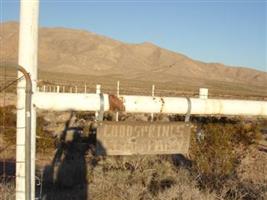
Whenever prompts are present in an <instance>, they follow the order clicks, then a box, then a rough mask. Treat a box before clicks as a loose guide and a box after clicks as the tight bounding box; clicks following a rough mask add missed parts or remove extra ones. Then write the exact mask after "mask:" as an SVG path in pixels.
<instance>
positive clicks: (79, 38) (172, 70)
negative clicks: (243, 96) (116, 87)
mask: <svg viewBox="0 0 267 200" xmlns="http://www.w3.org/2000/svg"><path fill="white" fill-rule="evenodd" d="M0 28H1V31H0V37H1V48H0V62H1V63H2V65H3V64H4V65H10V64H12V65H13V64H16V63H17V57H18V31H19V24H18V23H16V22H7V23H2V24H0ZM39 33H40V34H39V66H40V70H42V71H45V72H52V73H55V72H57V73H62V72H64V73H69V74H77V75H79V74H83V75H88V76H90V75H92V76H116V77H120V78H125V79H129V80H133V79H134V80H146V81H156V82H168V81H169V82H170V81H172V82H176V83H179V82H183V81H192V82H196V83H197V82H198V84H199V83H201V82H203V81H204V82H205V81H214V80H216V81H223V82H229V83H241V84H249V85H255V86H265V85H267V73H265V72H261V71H256V70H252V69H248V68H242V67H229V66H225V65H223V64H218V63H205V62H200V61H196V60H193V59H191V58H189V57H187V56H185V55H182V54H179V53H176V52H172V51H169V50H167V49H163V48H160V47H158V46H156V45H154V44H152V43H149V42H144V43H141V44H127V43H123V42H120V41H116V40H113V39H110V38H108V37H105V36H100V35H97V34H94V33H91V32H88V31H84V30H73V29H67V28H40V32H39ZM192 48H193V47H192Z"/></svg>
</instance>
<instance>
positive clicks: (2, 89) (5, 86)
mask: <svg viewBox="0 0 267 200" xmlns="http://www.w3.org/2000/svg"><path fill="white" fill-rule="evenodd" d="M23 77H24V76H21V77H19V78H17V79H16V80H14V81H12V82H10V83H9V84H7V85H4V87H3V88H0V92H3V91H4V90H6V89H7V88H9V87H10V86H11V85H13V84H15V83H17V82H18V81H20V80H21V79H22V78H23Z"/></svg>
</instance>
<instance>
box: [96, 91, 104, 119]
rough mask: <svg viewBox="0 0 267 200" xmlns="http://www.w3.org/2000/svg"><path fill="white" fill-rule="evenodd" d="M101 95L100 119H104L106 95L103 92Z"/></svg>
mask: <svg viewBox="0 0 267 200" xmlns="http://www.w3.org/2000/svg"><path fill="white" fill-rule="evenodd" d="M99 97H100V109H99V114H98V119H97V120H98V121H103V119H104V110H105V103H104V95H103V93H100V94H99Z"/></svg>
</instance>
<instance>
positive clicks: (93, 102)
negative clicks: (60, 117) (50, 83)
mask: <svg viewBox="0 0 267 200" xmlns="http://www.w3.org/2000/svg"><path fill="white" fill-rule="evenodd" d="M33 102H34V105H35V106H36V107H37V108H39V109H45V110H55V111H66V110H76V111H99V110H100V95H99V94H94V93H93V94H87V93H54V92H38V93H37V94H35V95H34V96H33ZM104 103H105V104H104V110H105V111H107V110H109V101H108V95H107V94H105V95H104Z"/></svg>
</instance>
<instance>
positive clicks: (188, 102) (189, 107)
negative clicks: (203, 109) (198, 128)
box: [185, 97, 192, 123]
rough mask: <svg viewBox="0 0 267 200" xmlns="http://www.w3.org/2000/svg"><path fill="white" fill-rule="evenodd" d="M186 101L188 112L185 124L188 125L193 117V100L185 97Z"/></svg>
mask: <svg viewBox="0 0 267 200" xmlns="http://www.w3.org/2000/svg"><path fill="white" fill-rule="evenodd" d="M185 98H186V100H187V105H188V107H187V112H186V114H185V123H188V122H189V121H190V115H191V108H192V105H191V99H190V98H189V97H185Z"/></svg>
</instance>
